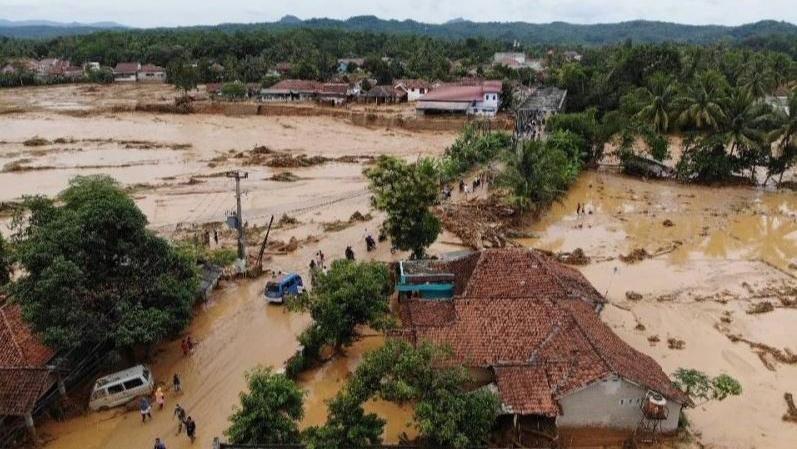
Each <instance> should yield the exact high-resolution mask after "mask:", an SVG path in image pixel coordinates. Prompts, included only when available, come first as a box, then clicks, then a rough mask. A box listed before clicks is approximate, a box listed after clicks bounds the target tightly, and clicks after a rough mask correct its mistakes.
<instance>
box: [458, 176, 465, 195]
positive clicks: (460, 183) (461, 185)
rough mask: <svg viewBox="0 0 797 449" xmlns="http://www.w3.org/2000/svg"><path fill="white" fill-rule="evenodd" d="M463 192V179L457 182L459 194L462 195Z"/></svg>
mask: <svg viewBox="0 0 797 449" xmlns="http://www.w3.org/2000/svg"><path fill="white" fill-rule="evenodd" d="M464 191H465V180H464V179H460V180H459V192H460V193H462V192H464Z"/></svg>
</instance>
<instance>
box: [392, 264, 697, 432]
mask: <svg viewBox="0 0 797 449" xmlns="http://www.w3.org/2000/svg"><path fill="white" fill-rule="evenodd" d="M474 257H477V262H476V263H475V266H473V265H474V264H473V258H474ZM441 263H443V262H441ZM459 263H460V270H461V271H460V272H459V273H458V272H457V271H456V269H454V270H452V271H454V273H455V278H456V277H458V276H459V277H461V276H464V275H467V276H469V279H468V282H467V284H466V286H465V287H464V290H463V293H462V294H461V295H458V296H455V297H454V299H452V300H451V301H446V303H448V304H450V305H445V303H443V304H441V302H440V301H424V300H412V301H402V303H401V305H400V306H401V314H400V315H401V318H402V323H403V325H404V328H403V329H402V331H401V332H400V333H399V334H398V335H401V336H402V337H403V338H406V339H408V340H410V341H412V342H413V343H419V342H422V341H429V342H432V343H435V344H440V345H446V346H448V347H450V348H451V349H452V351H453V356H452V362H454V363H461V364H464V365H465V366H472V367H481V368H493V369H494V370H495V372H496V381H497V383H498V388H499V391H500V393H501V396H502V399H503V402H504V404H505V405H507V406H509V407H510V408H512V409H513V410H514V411H515V412H516V413H521V414H542V415H548V416H554V415H555V414H556V413H555V412H554V411H555V410H556V407H554V406H553V405H552V404H554V402H555V401H556V400H558V399H559V398H560V397H562V396H565V395H567V394H569V393H571V392H574V391H576V390H578V389H581V388H583V387H585V386H587V385H589V384H591V383H593V382H596V381H599V380H601V379H604V378H606V377H607V376H610V375H617V376H620V377H622V378H625V379H627V380H629V381H632V382H635V383H637V384H640V385H642V386H644V387H646V388H650V389H652V390H655V391H658V392H659V393H661V394H663V395H664V396H666V397H668V398H670V399H672V400H675V401H678V402H680V403H684V402H686V401H687V398H686V397H685V395H684V394H683V393H682V392H681V391H680V390H678V389H677V388H675V387H674V386H673V384H672V382H671V381H670V380H669V379H668V377H667V375H666V374H665V373H664V372H663V371H662V369H661V368H660V367H659V365H658V364H657V363H656V362H655V361H654V360H653V359H652V358H650V357H648V356H646V355H644V354H642V353H640V352H638V351H636V350H635V349H633V348H631V347H630V346H629V345H628V344H627V343H625V342H624V341H623V340H622V339H620V337H618V336H617V335H615V334H614V332H613V331H612V330H611V329H610V328H609V327H608V326H607V325H606V324H604V323H603V322H602V321H601V319H600V317H599V316H598V314H597V313H596V312H595V306H596V304H598V303H601V302H603V301H604V299H603V298H602V297H601V296H600V294H599V293H598V292H597V291H595V289H594V288H593V287H592V286H591V285H590V284H589V282H588V281H587V280H586V279H585V278H584V277H583V276H582V275H581V274H580V273H578V272H577V271H576V270H573V269H572V268H569V267H565V266H564V265H561V264H560V263H558V262H557V261H555V260H554V259H552V258H551V257H549V256H546V255H544V254H542V253H539V252H537V251H533V250H526V249H501V250H485V251H482V252H480V253H476V256H473V255H471V256H468V257H466V258H463V259H462V261H460V262H459ZM451 267H452V266H451V265H449V266H448V268H451ZM471 267H472V268H471ZM468 271H470V273H468ZM455 282H456V281H455ZM447 307H449V308H452V309H453V310H450V309H447ZM543 380H544V381H543ZM546 385H547V387H546Z"/></svg>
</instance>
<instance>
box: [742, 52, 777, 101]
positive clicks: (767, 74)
mask: <svg viewBox="0 0 797 449" xmlns="http://www.w3.org/2000/svg"><path fill="white" fill-rule="evenodd" d="M776 84H777V80H776V78H775V75H774V74H773V73H772V70H771V69H770V67H769V66H768V65H767V64H766V61H764V60H763V59H761V58H758V59H755V60H754V61H753V62H751V63H749V64H747V65H745V66H744V68H743V69H742V73H741V75H740V76H739V85H741V86H742V87H743V88H745V89H746V90H747V91H748V92H750V94H751V95H752V96H753V97H754V98H763V97H765V96H767V95H769V93H770V92H772V90H773V89H774V88H775V86H776Z"/></svg>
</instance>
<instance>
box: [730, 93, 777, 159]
mask: <svg viewBox="0 0 797 449" xmlns="http://www.w3.org/2000/svg"><path fill="white" fill-rule="evenodd" d="M764 112H765V110H764V109H763V106H762V104H761V103H759V102H757V101H756V99H755V97H754V96H753V94H752V93H751V92H750V91H749V90H747V89H733V90H732V91H731V93H730V95H729V96H728V98H727V100H726V102H725V121H724V122H723V126H722V127H721V129H720V133H721V134H720V135H721V136H722V138H723V139H724V140H725V142H726V145H727V148H728V152H729V153H730V155H732V156H741V155H742V153H745V152H746V153H758V152H759V151H760V150H761V149H762V146H763V145H764V143H765V141H766V133H765V132H764V130H763V129H762V127H761V126H760V117H762V116H763V115H764ZM757 159H758V158H756V160H757Z"/></svg>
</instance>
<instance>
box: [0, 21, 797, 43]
mask: <svg viewBox="0 0 797 449" xmlns="http://www.w3.org/2000/svg"><path fill="white" fill-rule="evenodd" d="M300 27H303V28H325V29H330V28H332V29H340V30H345V31H368V32H374V33H390V34H395V33H401V34H414V35H423V36H431V37H437V38H448V39H462V38H469V37H482V38H487V39H495V40H500V41H504V42H512V41H515V40H517V41H519V42H521V43H525V44H574V45H604V44H612V43H617V42H622V41H625V40H627V39H632V40H633V41H635V42H689V43H700V44H702V43H712V42H717V41H722V40H725V41H731V42H735V41H740V40H744V39H748V38H755V37H763V36H769V35H775V34H778V35H789V34H790V35H797V26H795V25H793V24H790V23H787V22H777V21H761V22H756V23H752V24H746V25H740V26H735V27H727V26H718V25H682V24H677V23H668V22H653V21H644V20H636V21H630V22H621V23H611V24H596V25H577V24H571V23H564V22H553V23H546V24H534V23H526V22H471V21H468V20H461V19H457V20H452V21H449V22H447V23H444V24H427V23H421V22H416V21H414V20H403V21H398V20H383V19H379V18H378V17H374V16H359V17H352V18H350V19H347V20H335V19H309V20H301V19H299V18H297V17H293V16H286V17H284V18H283V19H281V20H279V21H277V22H270V23H252V24H222V25H218V26H196V27H187V28H188V29H219V30H222V31H253V30H279V29H288V28H300ZM183 29H185V28H183ZM91 31H94V30H92V29H91V27H77V28H70V27H49V26H23V27H19V26H17V27H5V26H3V25H2V23H0V36H7V37H25V38H37V37H38V38H51V37H54V36H57V35H70V34H84V33H87V32H91Z"/></svg>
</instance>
